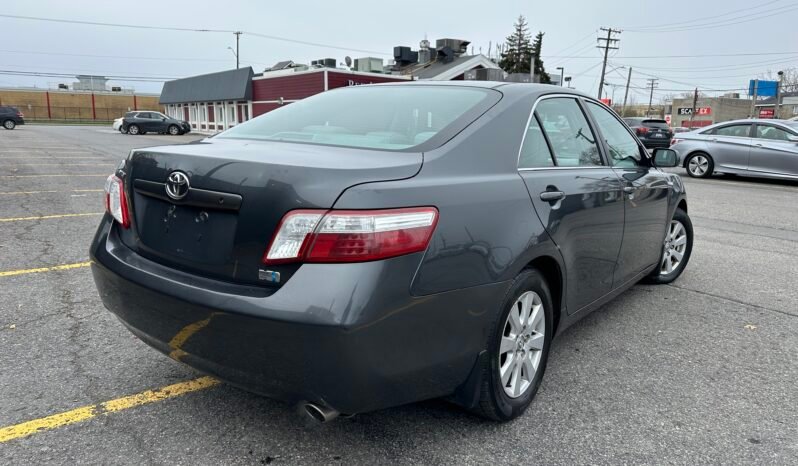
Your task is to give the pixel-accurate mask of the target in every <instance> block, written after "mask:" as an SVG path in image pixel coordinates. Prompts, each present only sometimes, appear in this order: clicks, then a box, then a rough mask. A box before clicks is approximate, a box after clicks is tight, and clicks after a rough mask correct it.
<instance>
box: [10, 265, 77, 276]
mask: <svg viewBox="0 0 798 466" xmlns="http://www.w3.org/2000/svg"><path fill="white" fill-rule="evenodd" d="M90 265H91V261H87V262H75V263H73V264H61V265H53V266H50V267H38V268H35V269H20V270H6V271H4V272H2V271H0V277H13V276H15V275H27V274H30V273H43V272H57V271H61V270H73V269H81V268H84V267H88V266H90Z"/></svg>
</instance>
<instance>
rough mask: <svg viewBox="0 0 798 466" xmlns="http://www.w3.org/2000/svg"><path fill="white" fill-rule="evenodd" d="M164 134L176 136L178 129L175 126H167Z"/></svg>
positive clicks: (178, 132)
mask: <svg viewBox="0 0 798 466" xmlns="http://www.w3.org/2000/svg"><path fill="white" fill-rule="evenodd" d="M166 132H167V133H169V134H170V135H172V136H178V135H179V134H180V128H178V127H177V125H169V128H167V129H166Z"/></svg>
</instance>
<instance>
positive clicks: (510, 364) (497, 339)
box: [473, 269, 554, 422]
mask: <svg viewBox="0 0 798 466" xmlns="http://www.w3.org/2000/svg"><path fill="white" fill-rule="evenodd" d="M525 299H526V300H527V302H528V303H531V305H530V309H532V312H530V313H529V314H528V316H527V318H526V322H524V314H523V312H524V311H523V309H524V306H525V305H524V303H523V301H524V300H525ZM519 306H520V307H519ZM500 309H501V312H498V316H497V318H496V320H495V321H494V323H493V327H492V329H491V333H490V341H489V342H488V345H487V347H488V357H487V358H485V359H486V360H485V362H484V363H483V368H482V378H481V380H482V386H481V390H480V396H479V402H478V403H477V405H476V407H475V408H474V409H473V411H474V412H475V413H476V414H478V415H480V416H483V417H486V418H488V419H492V420H495V421H502V422H506V421H510V420H512V419H515V418H516V417H518V416H520V415H521V414H523V413H524V411H525V410H526V408H527V407H528V406H529V404H530V403H531V402H532V400H533V399H534V398H535V394H536V393H537V391H538V388H539V387H540V382H541V380H542V379H543V373H544V372H545V370H546V362H547V361H548V357H549V347H550V346H551V340H552V337H553V328H554V325H553V324H554V319H553V315H554V314H553V312H554V307H553V302H552V299H551V292H550V291H549V287H548V284H547V283H546V280H545V279H544V278H543V275H542V274H541V273H540V272H539V271H537V270H535V269H527V270H524V271H522V272H521V273H520V274H519V275H518V276H517V277H516V278H515V280H513V282H512V284H511V285H510V287H509V289H508V291H507V293H506V294H505V296H504V299H503V300H502V303H501V307H500ZM535 309H537V312H538V314H535V312H534V310H535ZM511 312H512V313H513V315H514V316H516V317H519V319H517V320H516V319H514V318H513V317H511ZM541 318H542V320H543V322H542V325H541V322H539V321H537V323H536V322H535V319H541ZM513 322H515V323H513ZM517 329H520V330H521V331H520V332H517V331H516V330H517ZM510 340H513V341H514V342H515V343H514V344H515V345H516V346H514V347H513V348H514V349H513V350H510V349H509V347H508V346H507V345H511V342H510ZM503 343H504V345H503ZM518 361H520V363H519V362H518ZM535 361H537V365H536V367H535V364H534V363H535ZM516 366H517V367H518V368H517V369H516ZM529 368H534V375H532V376H531V377H530V374H529ZM508 372H509V374H510V375H509V377H508V376H507V374H508ZM516 372H517V373H516ZM502 374H505V376H504V377H503V376H502ZM525 375H526V379H524V376H525ZM513 380H515V385H514V384H513ZM511 392H512V393H511Z"/></svg>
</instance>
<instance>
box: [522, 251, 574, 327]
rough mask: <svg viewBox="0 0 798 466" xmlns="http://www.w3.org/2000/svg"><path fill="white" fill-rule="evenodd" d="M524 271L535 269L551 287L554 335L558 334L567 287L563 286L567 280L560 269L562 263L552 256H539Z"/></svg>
mask: <svg viewBox="0 0 798 466" xmlns="http://www.w3.org/2000/svg"><path fill="white" fill-rule="evenodd" d="M524 269H535V270H537V271H539V272H540V273H541V274H543V278H545V279H546V283H547V284H548V285H549V291H551V299H552V301H554V309H553V310H552V311H553V312H552V314H553V315H554V326H553V328H554V333H555V334H556V333H557V328H558V327H559V325H560V317H561V314H562V312H563V302H564V296H563V293H564V291H565V287H564V286H563V285H564V283H565V278H564V275H563V271H562V267H560V263H559V262H557V260H556V259H555V258H553V257H551V256H539V257H536V258H535V259H533V260H532V261H530V262H529V263H528V264H527V265H526V267H524Z"/></svg>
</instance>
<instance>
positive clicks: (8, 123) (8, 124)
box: [3, 120, 17, 129]
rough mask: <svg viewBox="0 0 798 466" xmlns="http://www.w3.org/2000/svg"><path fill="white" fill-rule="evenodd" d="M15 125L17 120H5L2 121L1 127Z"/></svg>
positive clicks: (8, 127) (12, 127)
mask: <svg viewBox="0 0 798 466" xmlns="http://www.w3.org/2000/svg"><path fill="white" fill-rule="evenodd" d="M16 127H17V122H16V121H14V120H6V121H4V122H3V128H5V129H14V128H16Z"/></svg>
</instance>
